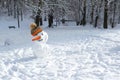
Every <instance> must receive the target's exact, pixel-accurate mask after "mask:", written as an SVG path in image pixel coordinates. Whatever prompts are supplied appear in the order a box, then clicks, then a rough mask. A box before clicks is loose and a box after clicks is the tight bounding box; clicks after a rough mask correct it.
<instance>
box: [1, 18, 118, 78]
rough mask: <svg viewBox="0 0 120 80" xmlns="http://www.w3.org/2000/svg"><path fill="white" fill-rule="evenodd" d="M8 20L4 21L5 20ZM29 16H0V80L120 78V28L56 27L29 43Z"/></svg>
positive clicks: (46, 29)
mask: <svg viewBox="0 0 120 80" xmlns="http://www.w3.org/2000/svg"><path fill="white" fill-rule="evenodd" d="M6 19H7V20H6ZM31 22H32V20H31V19H25V20H24V21H23V22H21V28H20V29H18V28H16V29H9V28H8V26H9V25H14V26H16V27H17V21H15V20H13V19H11V18H10V19H9V18H5V19H4V18H1V19H0V24H1V26H0V80H120V28H119V26H120V25H118V26H117V27H116V28H115V29H107V30H104V29H95V28H92V27H91V26H90V25H88V26H85V27H83V26H74V25H72V26H70V25H69V26H58V27H55V28H47V27H46V25H44V26H42V28H43V30H44V31H46V32H47V33H48V35H49V39H48V41H47V43H42V42H41V43H39V42H32V41H31V39H32V36H31V35H30V29H29V25H30V23H31Z"/></svg>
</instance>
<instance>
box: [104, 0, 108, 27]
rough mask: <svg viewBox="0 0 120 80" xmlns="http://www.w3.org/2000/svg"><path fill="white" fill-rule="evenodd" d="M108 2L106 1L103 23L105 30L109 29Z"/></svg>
mask: <svg viewBox="0 0 120 80" xmlns="http://www.w3.org/2000/svg"><path fill="white" fill-rule="evenodd" d="M107 21H108V1H107V0H104V22H103V28H104V29H107V28H108V22H107Z"/></svg>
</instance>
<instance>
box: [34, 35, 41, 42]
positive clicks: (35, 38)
mask: <svg viewBox="0 0 120 80" xmlns="http://www.w3.org/2000/svg"><path fill="white" fill-rule="evenodd" d="M40 39H41V36H36V37H34V38H33V39H32V41H36V40H40Z"/></svg>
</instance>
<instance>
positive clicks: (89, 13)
mask: <svg viewBox="0 0 120 80" xmlns="http://www.w3.org/2000/svg"><path fill="white" fill-rule="evenodd" d="M0 8H1V10H0V16H3V15H4V16H8V17H9V16H12V17H13V18H16V19H17V20H18V27H20V26H19V21H20V20H21V21H22V20H23V19H24V16H25V15H27V14H28V13H29V14H31V16H30V17H31V18H33V19H34V18H35V15H36V14H39V15H40V16H41V18H42V21H46V20H48V17H49V15H51V16H53V19H54V21H56V23H57V25H59V22H62V23H63V24H64V23H65V22H66V21H69V22H71V21H74V22H76V25H77V26H79V25H83V26H85V25H87V24H91V25H93V27H95V28H96V27H99V26H102V27H103V28H104V29H107V28H108V26H110V27H111V28H114V27H115V26H116V24H120V0H0ZM50 27H51V26H50Z"/></svg>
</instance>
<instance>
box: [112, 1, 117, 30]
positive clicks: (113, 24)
mask: <svg viewBox="0 0 120 80" xmlns="http://www.w3.org/2000/svg"><path fill="white" fill-rule="evenodd" d="M115 11H116V3H115V2H114V11H113V20H112V26H111V27H112V28H114V27H115Z"/></svg>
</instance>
